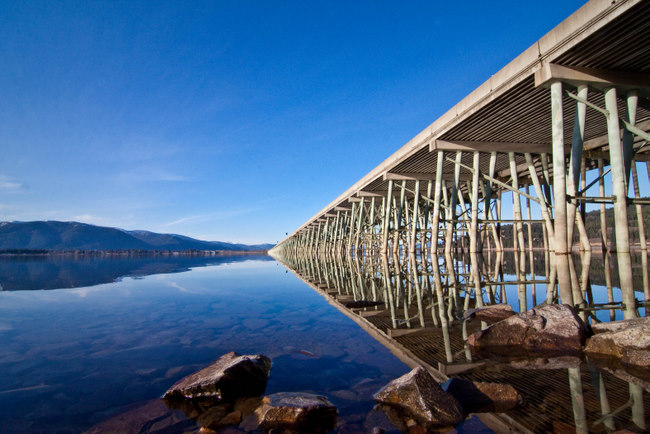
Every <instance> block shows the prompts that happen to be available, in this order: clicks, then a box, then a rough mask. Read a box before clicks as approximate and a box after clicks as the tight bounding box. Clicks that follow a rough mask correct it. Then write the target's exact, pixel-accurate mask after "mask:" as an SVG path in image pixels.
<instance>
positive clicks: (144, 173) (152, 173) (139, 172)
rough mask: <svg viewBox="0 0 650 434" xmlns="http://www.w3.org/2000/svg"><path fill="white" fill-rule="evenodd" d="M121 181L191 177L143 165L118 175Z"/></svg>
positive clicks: (167, 180)
mask: <svg viewBox="0 0 650 434" xmlns="http://www.w3.org/2000/svg"><path fill="white" fill-rule="evenodd" d="M117 179H118V181H120V182H125V183H134V182H183V181H188V180H189V178H188V177H186V176H183V175H179V174H177V173H174V172H172V171H169V170H164V169H161V168H156V167H151V166H142V167H138V168H134V169H132V170H128V171H125V172H122V173H119V174H118V175H117Z"/></svg>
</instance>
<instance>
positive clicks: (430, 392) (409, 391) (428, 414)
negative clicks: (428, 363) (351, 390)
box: [375, 366, 463, 430]
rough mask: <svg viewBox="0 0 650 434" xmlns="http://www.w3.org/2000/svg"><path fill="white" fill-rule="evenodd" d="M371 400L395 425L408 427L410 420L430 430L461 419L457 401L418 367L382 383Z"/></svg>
mask: <svg viewBox="0 0 650 434" xmlns="http://www.w3.org/2000/svg"><path fill="white" fill-rule="evenodd" d="M375 401H377V402H378V403H380V404H381V405H382V409H383V410H384V411H385V412H386V415H387V416H388V417H389V419H390V420H391V422H392V423H393V424H395V425H396V426H398V425H399V426H404V425H406V426H409V422H408V420H409V419H412V420H413V421H415V422H416V423H417V424H418V425H420V426H421V427H423V428H424V429H427V430H430V429H435V428H439V427H446V426H456V425H458V424H459V423H460V422H461V421H462V420H463V409H462V407H461V405H460V403H459V402H458V401H457V400H456V399H455V398H454V397H453V396H451V395H450V394H449V393H447V392H445V391H444V390H442V388H441V387H440V385H439V384H438V383H437V382H436V381H435V380H434V379H433V377H431V375H430V374H429V373H428V372H427V370H426V369H424V368H423V367H421V366H419V367H417V368H415V369H413V370H412V371H411V372H409V373H408V374H406V375H403V376H401V377H399V378H397V379H395V380H393V381H391V382H390V383H388V384H387V385H386V386H384V387H383V388H382V389H381V390H380V391H379V392H377V393H376V394H375ZM396 417H397V418H398V419H399V420H395V418H396ZM399 426H398V427H399Z"/></svg>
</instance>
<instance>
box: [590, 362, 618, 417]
mask: <svg viewBox="0 0 650 434" xmlns="http://www.w3.org/2000/svg"><path fill="white" fill-rule="evenodd" d="M587 366H588V367H589V374H590V377H591V383H592V386H593V388H594V390H597V391H598V397H599V399H600V412H601V414H602V415H603V420H602V423H603V425H605V427H607V428H608V429H610V430H614V429H615V425H614V418H613V417H612V416H611V415H610V416H608V415H609V414H610V413H611V411H612V410H611V407H610V406H609V399H608V398H607V390H606V389H605V383H604V382H603V375H602V374H601V373H600V371H599V370H598V368H596V367H595V366H594V364H593V363H592V362H591V361H590V360H589V359H587Z"/></svg>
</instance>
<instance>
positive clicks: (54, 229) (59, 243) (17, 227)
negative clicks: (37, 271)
mask: <svg viewBox="0 0 650 434" xmlns="http://www.w3.org/2000/svg"><path fill="white" fill-rule="evenodd" d="M271 247H273V244H254V245H248V244H233V243H226V242H222V241H201V240H197V239H194V238H190V237H185V236H182V235H175V234H158V233H155V232H149V231H127V230H124V229H118V228H109V227H103V226H94V225H89V224H86V223H78V222H58V221H35V222H0V250H7V249H30V250H31V249H43V250H231V251H260V250H268V249H270V248H271Z"/></svg>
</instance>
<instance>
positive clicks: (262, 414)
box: [255, 392, 338, 432]
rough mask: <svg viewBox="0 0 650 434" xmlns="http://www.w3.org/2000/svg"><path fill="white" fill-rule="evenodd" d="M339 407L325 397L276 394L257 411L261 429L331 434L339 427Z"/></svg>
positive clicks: (265, 399)
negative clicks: (337, 421)
mask: <svg viewBox="0 0 650 434" xmlns="http://www.w3.org/2000/svg"><path fill="white" fill-rule="evenodd" d="M337 413H338V411H337V409H336V407H335V406H334V405H333V404H332V403H331V402H329V400H328V399H327V398H326V397H324V396H319V395H313V394H311V393H300V392H284V393H274V394H272V395H269V396H265V397H264V398H263V399H262V405H261V406H260V407H258V408H257V410H255V415H256V417H257V421H258V424H259V428H261V429H263V430H265V431H268V430H272V429H282V430H289V431H297V432H328V431H331V430H333V429H334V428H335V427H336V418H337Z"/></svg>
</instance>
